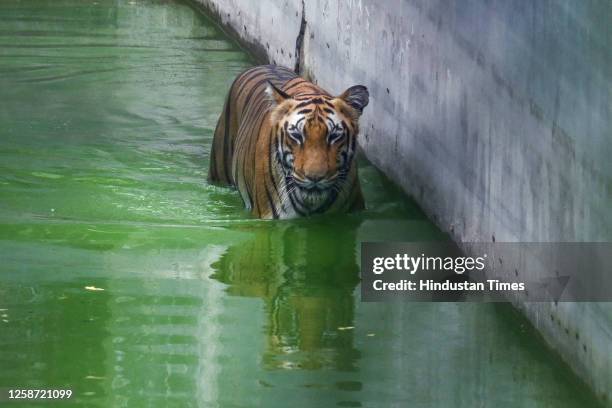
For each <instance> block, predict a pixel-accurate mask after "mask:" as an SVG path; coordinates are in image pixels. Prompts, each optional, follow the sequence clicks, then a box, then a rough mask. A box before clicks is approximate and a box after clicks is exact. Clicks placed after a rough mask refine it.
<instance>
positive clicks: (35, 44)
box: [0, 0, 594, 408]
mask: <svg viewBox="0 0 612 408" xmlns="http://www.w3.org/2000/svg"><path fill="white" fill-rule="evenodd" d="M251 65H252V61H250V60H249V58H248V56H247V55H246V54H245V53H244V52H243V51H242V50H241V49H239V48H238V47H237V46H236V45H235V44H234V43H233V42H231V41H229V40H228V38H226V36H225V35H224V34H223V33H222V32H221V31H220V30H219V29H218V28H217V27H216V26H215V25H213V24H212V23H211V22H210V21H209V20H207V19H206V18H204V17H203V16H201V15H199V14H198V13H197V12H196V11H194V10H193V9H192V8H190V7H189V6H188V5H186V4H183V3H180V2H174V1H161V0H158V1H154V0H136V1H124V0H114V1H111V0H95V1H79V0H3V1H2V2H0V101H1V102H0V257H1V262H2V263H1V265H0V309H1V310H0V388H2V387H18V388H43V387H44V388H70V389H72V390H74V394H75V398H74V399H73V400H72V403H77V404H78V405H86V406H99V407H111V406H112V407H124V406H125V407H127V406H129V407H139V406H143V407H144V406H147V407H150V406H156V407H157V406H159V407H166V406H176V407H188V406H194V407H196V406H204V407H216V406H219V407H252V406H265V407H286V406H288V405H289V404H290V405H291V406H295V407H333V406H346V407H359V406H368V407H390V406H411V407H433V406H436V407H437V406H440V407H450V406H460V407H475V406H496V407H516V406H518V405H520V406H526V407H555V408H558V407H584V406H591V405H593V404H594V400H593V399H592V398H591V396H590V394H589V392H588V391H587V390H586V388H585V387H583V386H582V385H581V384H579V383H578V382H577V381H576V379H575V378H574V377H573V376H572V375H571V374H570V373H569V371H568V370H567V369H566V367H565V366H564V365H563V364H561V363H560V361H559V360H558V359H557V358H556V357H554V356H553V355H552V354H551V353H549V352H548V351H547V350H546V349H545V347H544V346H543V344H542V342H541V341H540V339H539V338H538V337H537V336H536V335H534V333H533V332H532V331H531V330H530V329H529V327H528V326H527V325H526V323H525V322H524V321H523V320H522V319H521V318H519V317H518V316H517V315H516V314H514V312H512V311H511V310H510V309H509V308H508V307H506V306H503V305H470V304H451V303H448V304H404V305H399V304H396V305H392V304H364V303H361V302H360V301H359V290H358V264H357V259H358V257H357V250H358V243H359V242H360V241H363V240H372V241H375V240H396V241H422V240H439V239H445V236H444V235H443V234H441V233H440V232H439V231H438V230H437V229H436V228H435V227H434V226H433V225H432V224H431V223H430V222H429V221H428V220H427V219H426V218H425V217H424V215H423V214H422V213H421V211H419V209H418V208H417V207H416V206H415V205H414V204H413V203H412V202H411V201H409V200H408V199H406V198H405V197H403V196H402V195H401V194H400V193H399V191H398V190H397V189H396V188H395V187H393V186H392V185H391V184H389V183H388V182H387V181H386V180H385V179H384V178H383V177H382V176H381V174H380V173H379V172H378V171H376V170H375V169H374V168H372V167H371V166H370V165H368V164H367V163H365V162H363V163H361V174H362V180H363V187H364V193H365V196H366V200H367V203H368V210H367V211H364V212H362V213H359V214H352V215H344V216H336V217H321V218H313V219H308V220H297V221H274V222H271V221H260V220H254V219H252V218H250V217H249V215H248V213H247V212H246V211H245V210H244V209H243V205H242V203H241V201H240V199H239V197H238V195H237V194H236V192H235V191H233V190H230V189H224V188H219V187H214V186H210V185H208V184H207V183H206V170H207V167H208V150H209V146H210V142H211V138H212V133H213V130H214V126H215V123H216V119H217V116H218V114H219V112H220V110H221V106H222V103H223V99H224V96H225V93H226V91H227V89H228V87H229V84H230V82H231V80H232V79H233V78H234V77H235V76H236V75H237V74H238V73H239V72H240V71H242V70H243V69H245V68H247V67H249V66H251ZM348 85H350V84H347V86H348ZM87 288H90V289H91V288H97V289H102V290H88V289H87ZM518 401H520V404H519V402H518ZM15 405H17V404H15ZM47 406H49V405H47Z"/></svg>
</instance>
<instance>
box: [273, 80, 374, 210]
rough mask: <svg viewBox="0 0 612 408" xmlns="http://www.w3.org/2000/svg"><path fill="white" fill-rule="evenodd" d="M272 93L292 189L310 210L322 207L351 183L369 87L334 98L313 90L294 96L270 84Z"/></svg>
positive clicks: (280, 155)
mask: <svg viewBox="0 0 612 408" xmlns="http://www.w3.org/2000/svg"><path fill="white" fill-rule="evenodd" d="M267 93H268V95H269V96H270V100H271V103H272V106H273V107H272V113H271V116H270V117H271V125H272V129H273V131H274V132H275V134H276V138H275V140H276V143H275V146H273V148H274V149H275V155H276V158H277V161H278V162H279V163H280V165H281V166H282V169H283V173H284V177H285V182H286V185H287V188H288V190H289V191H290V192H292V193H293V194H296V195H297V196H298V198H299V199H301V201H302V202H303V204H304V205H305V206H306V207H310V209H316V208H317V207H320V206H322V205H324V203H326V202H329V200H333V199H334V198H335V197H336V196H337V195H338V193H340V192H341V191H342V189H343V187H344V185H345V183H347V176H348V175H349V171H350V170H351V166H352V164H353V157H354V155H355V150H356V146H357V134H358V132H359V123H358V122H359V117H360V116H361V114H362V112H363V109H364V108H365V107H366V106H367V104H368V101H369V94H368V89H367V88H366V87H365V86H362V85H356V86H353V87H350V88H349V89H347V90H346V91H344V92H343V93H342V94H341V95H339V96H337V97H332V96H330V95H328V94H326V93H323V92H321V93H313V91H312V88H310V89H308V91H305V92H301V93H300V92H298V93H296V94H294V95H291V96H290V95H288V94H287V93H285V92H284V91H282V90H281V89H279V88H277V87H276V86H274V85H273V84H272V83H269V84H268V88H267ZM348 182H352V180H348Z"/></svg>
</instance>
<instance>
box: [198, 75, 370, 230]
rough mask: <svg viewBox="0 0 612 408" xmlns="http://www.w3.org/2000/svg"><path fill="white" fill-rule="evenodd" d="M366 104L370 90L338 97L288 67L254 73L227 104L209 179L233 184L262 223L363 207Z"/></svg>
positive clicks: (349, 91) (235, 84)
mask: <svg viewBox="0 0 612 408" xmlns="http://www.w3.org/2000/svg"><path fill="white" fill-rule="evenodd" d="M367 104H368V91H367V89H366V88H365V87H364V86H360V85H357V86H353V87H351V88H349V89H347V90H346V91H345V92H344V93H343V94H341V95H340V96H337V97H333V96H331V95H330V94H328V93H327V92H326V91H324V90H323V89H321V88H319V87H318V86H316V85H315V84H313V83H311V82H308V81H306V80H304V79H302V78H300V77H299V76H297V75H296V74H295V73H293V71H290V70H288V69H286V68H282V67H277V66H274V65H264V66H258V67H254V68H251V69H249V70H247V71H245V72H243V73H242V74H240V75H239V76H238V77H237V78H236V79H235V81H234V82H233V84H232V86H231V88H230V91H229V94H228V96H227V99H226V101H225V106H224V108H223V112H222V113H221V116H220V118H219V121H218V123H217V127H216V129H215V134H214V139H213V145H212V150H211V154H210V169H209V173H208V174H209V180H210V181H211V182H213V183H217V184H223V185H233V186H235V187H236V188H237V189H238V191H239V192H240V195H241V197H242V199H243V201H244V203H245V205H246V206H247V208H248V209H250V210H251V212H252V214H253V215H254V216H257V217H260V218H292V217H299V216H307V215H312V214H320V213H328V212H342V211H351V210H357V209H362V208H363V207H364V201H363V196H362V193H361V187H360V185H359V178H358V175H357V165H356V163H355V161H354V160H353V158H354V156H355V152H356V146H357V134H358V131H359V126H358V120H359V116H360V115H361V113H362V111H363V108H364V107H365V106H366V105H367Z"/></svg>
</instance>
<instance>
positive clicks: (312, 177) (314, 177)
mask: <svg viewBox="0 0 612 408" xmlns="http://www.w3.org/2000/svg"><path fill="white" fill-rule="evenodd" d="M306 177H308V180H310V181H312V182H313V183H317V182H319V181H321V180H323V177H325V175H324V174H308V175H307V176H306Z"/></svg>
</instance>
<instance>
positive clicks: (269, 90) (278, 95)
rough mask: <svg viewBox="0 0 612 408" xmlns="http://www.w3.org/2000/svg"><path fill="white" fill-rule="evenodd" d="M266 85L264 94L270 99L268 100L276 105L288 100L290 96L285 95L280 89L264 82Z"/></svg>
mask: <svg viewBox="0 0 612 408" xmlns="http://www.w3.org/2000/svg"><path fill="white" fill-rule="evenodd" d="M266 82H267V83H268V85H267V86H266V94H267V95H268V97H269V98H270V100H272V101H274V102H276V105H280V104H281V103H283V102H284V101H286V100H287V99H290V98H291V96H289V95H287V93H285V91H283V90H282V89H280V88H277V87H276V86H274V84H273V83H272V82H270V81H266Z"/></svg>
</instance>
